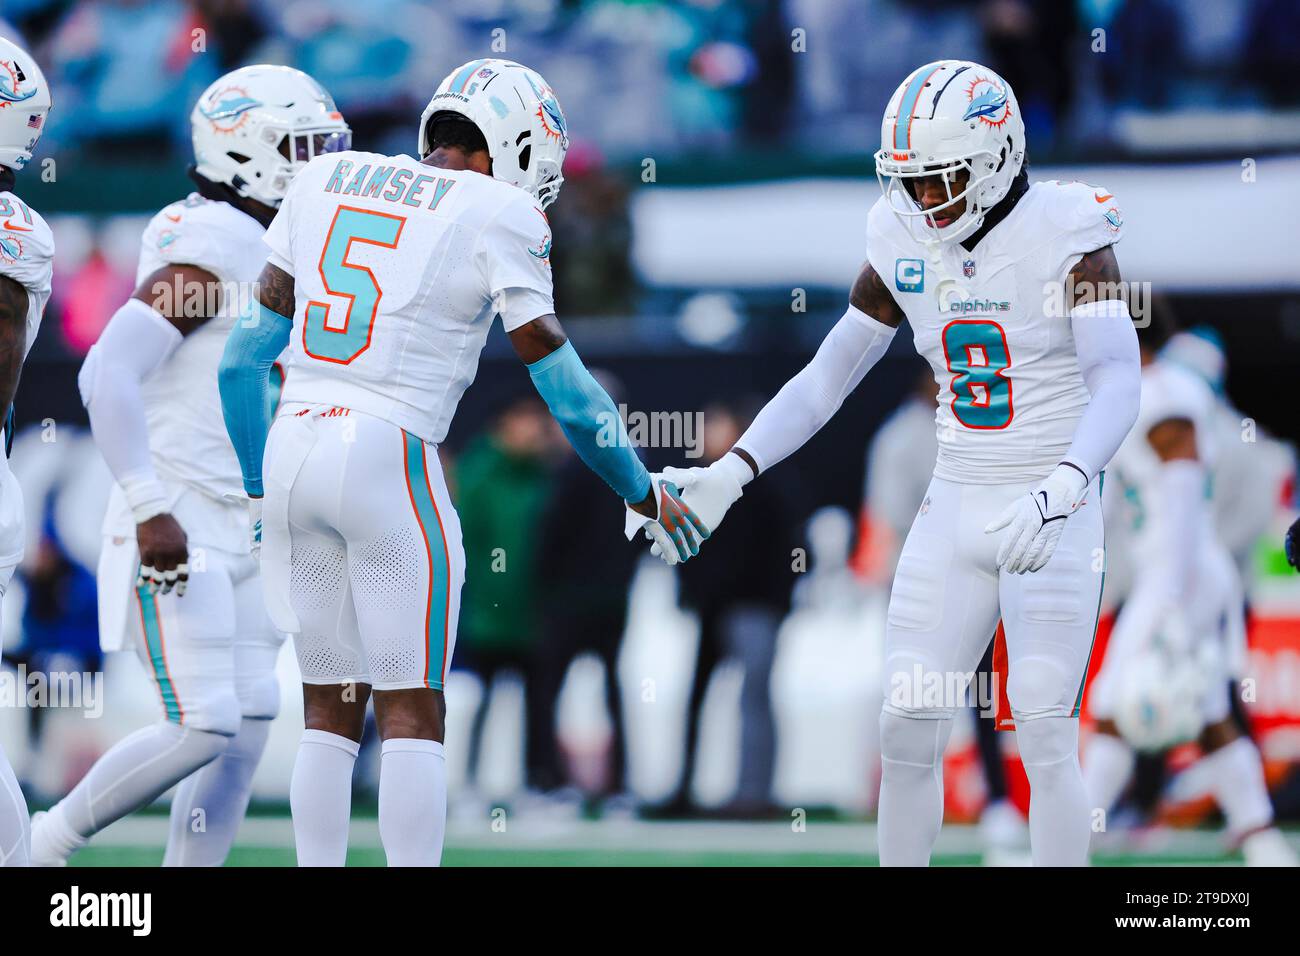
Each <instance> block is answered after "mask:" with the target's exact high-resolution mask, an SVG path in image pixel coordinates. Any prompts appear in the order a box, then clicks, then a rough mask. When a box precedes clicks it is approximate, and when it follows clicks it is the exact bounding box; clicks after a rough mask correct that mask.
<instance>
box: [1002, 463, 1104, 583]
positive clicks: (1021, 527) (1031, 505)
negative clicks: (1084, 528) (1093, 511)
mask: <svg viewBox="0 0 1300 956" xmlns="http://www.w3.org/2000/svg"><path fill="white" fill-rule="evenodd" d="M1087 487H1088V480H1087V479H1086V478H1085V477H1084V476H1083V472H1081V471H1079V469H1077V468H1074V467H1072V466H1070V465H1064V464H1062V465H1057V466H1056V470H1055V471H1053V472H1052V473H1051V474H1050V475H1048V476H1047V478H1046V479H1044V481H1043V483H1042V484H1040V485H1039V486H1038V487H1037V488H1035V489H1033V490H1032V491H1030V492H1029V493H1028V494H1024V495H1021V496H1020V497H1018V498H1017V499H1016V500H1015V501H1013V502H1012V503H1011V504H1009V505H1008V506H1007V508H1006V510H1005V511H1003V512H1002V514H1000V515H998V517H997V518H995V519H994V520H993V521H990V522H989V524H988V526H987V527H986V528H985V529H984V533H985V534H993V533H994V532H996V531H1002V529H1003V528H1006V529H1007V530H1006V531H1004V532H1003V534H1002V544H1001V546H1000V547H999V548H998V557H997V562H996V563H997V566H998V567H999V568H1003V569H1004V570H1006V571H1009V572H1011V573H1012V574H1024V573H1025V572H1026V571H1037V570H1038V569H1039V568H1041V567H1042V566H1043V565H1045V564H1047V562H1048V561H1050V560H1051V558H1052V554H1053V553H1054V552H1055V551H1056V544H1057V542H1058V541H1060V540H1061V532H1062V531H1064V530H1065V519H1066V518H1068V517H1069V516H1070V515H1072V514H1074V511H1075V509H1076V508H1078V507H1079V500H1080V498H1082V497H1083V492H1084V489H1085V488H1087Z"/></svg>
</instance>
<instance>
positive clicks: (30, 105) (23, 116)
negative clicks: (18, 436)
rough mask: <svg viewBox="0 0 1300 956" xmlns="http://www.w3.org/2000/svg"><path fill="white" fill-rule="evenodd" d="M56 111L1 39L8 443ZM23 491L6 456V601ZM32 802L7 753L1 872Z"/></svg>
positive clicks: (0, 330) (2, 369)
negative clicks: (48, 124) (40, 150)
mask: <svg viewBox="0 0 1300 956" xmlns="http://www.w3.org/2000/svg"><path fill="white" fill-rule="evenodd" d="M49 112H50V88H49V86H47V85H46V83H45V76H44V74H42V73H41V68H40V67H38V66H37V65H36V61H35V60H33V59H32V58H31V57H30V56H28V55H27V52H26V51H25V50H23V49H21V48H20V47H18V46H15V45H14V44H13V43H11V42H10V41H8V40H6V39H4V38H3V37H0V409H2V410H3V412H2V413H3V414H4V415H5V428H4V430H5V440H6V445H7V444H8V441H9V439H10V437H11V436H10V430H11V428H12V425H11V422H10V420H9V416H10V415H11V414H12V412H13V402H14V392H16V391H17V389H18V378H19V376H20V375H21V374H22V370H23V360H24V359H26V358H27V353H28V351H30V350H31V347H32V343H33V342H34V341H36V333H37V332H38V331H39V330H40V327H41V315H42V314H43V313H44V312H45V303H46V302H48V301H49V299H50V279H51V277H52V276H53V273H54V236H53V235H52V234H51V233H50V227H49V226H47V225H46V224H45V220H44V219H42V218H41V217H40V216H39V215H38V214H37V212H36V210H34V209H32V207H31V206H29V205H27V204H26V203H25V202H23V201H22V200H21V199H19V198H18V196H17V195H16V194H15V193H14V174H15V173H17V172H18V171H20V170H21V169H22V168H23V167H24V166H26V165H27V163H28V161H29V160H31V158H32V150H33V149H35V148H36V141H37V140H39V139H40V138H41V132H42V131H43V130H44V128H45V117H46V116H47V115H49ZM23 543H24V532H23V493H22V489H21V488H19V487H18V480H17V479H16V478H14V475H13V472H11V471H10V470H9V453H8V450H7V448H6V451H5V454H4V455H2V456H0V600H3V598H4V592H5V591H6V590H7V589H8V587H9V582H10V581H11V580H12V579H13V576H14V569H15V568H16V567H18V562H19V561H21V560H22V558H23ZM29 851H30V839H29V833H28V829H27V802H26V801H25V800H24V799H23V792H22V790H21V789H19V787H18V780H17V778H16V777H15V776H14V771H13V768H12V767H10V766H9V761H8V759H6V757H5V755H4V751H3V750H0V866H26V865H27V862H28V854H29Z"/></svg>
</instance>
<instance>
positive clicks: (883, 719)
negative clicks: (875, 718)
mask: <svg viewBox="0 0 1300 956" xmlns="http://www.w3.org/2000/svg"><path fill="white" fill-rule="evenodd" d="M951 727H952V721H951V720H950V719H933V718H916V717H900V716H899V715H898V714H893V713H890V712H889V711H887V710H886V711H884V712H882V713H881V715H880V756H881V758H882V759H884V760H887V761H889V762H890V763H893V764H906V765H909V766H919V767H933V766H934V765H935V764H936V763H937V762H938V761H939V760H941V759H943V751H944V747H945V746H946V745H947V742H948V733H949V731H950V730H951Z"/></svg>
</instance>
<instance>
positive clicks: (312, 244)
mask: <svg viewBox="0 0 1300 956" xmlns="http://www.w3.org/2000/svg"><path fill="white" fill-rule="evenodd" d="M266 243H267V245H269V246H270V247H271V250H272V255H271V256H270V258H269V259H268V262H269V263H270V264H271V265H274V266H277V267H278V268H280V269H283V270H284V271H285V272H287V273H289V274H290V275H292V276H293V277H294V283H295V289H296V301H295V306H294V315H293V333H292V336H291V339H290V343H289V348H288V350H287V352H286V356H287V358H286V363H287V364H286V371H285V387H284V393H283V405H282V407H287V406H288V405H290V404H292V403H305V404H323V405H341V406H344V407H347V408H354V409H356V410H357V411H361V412H366V413H367V414H370V415H374V416H375V417H377V418H381V419H384V420H386V421H389V422H392V423H393V424H395V425H397V426H398V427H400V428H402V429H405V430H406V431H408V432H410V433H411V434H413V435H416V436H418V437H419V438H421V439H422V440H424V441H427V442H432V443H435V444H436V443H438V442H441V441H442V440H443V438H445V437H446V434H447V429H448V427H449V426H450V424H451V419H452V415H453V414H454V413H455V411H456V406H457V405H458V404H459V402H460V398H461V396H462V395H463V394H464V392H465V389H466V388H467V387H468V386H469V383H470V382H472V381H473V380H474V374H475V372H476V370H477V368H478V361H479V353H480V352H481V351H482V349H483V343H484V342H485V341H486V339H487V334H488V329H489V328H490V326H491V323H492V316H493V315H494V314H500V315H501V319H502V323H503V325H504V326H505V329H506V331H507V332H510V331H513V330H514V329H517V328H519V327H520V326H522V325H525V324H526V323H528V322H531V321H532V320H533V319H536V318H538V317H539V316H542V315H548V314H550V313H552V312H554V311H555V306H554V303H553V301H552V291H551V264H550V253H551V231H550V226H549V224H548V223H547V221H546V216H545V214H544V213H543V212H542V210H541V208H540V207H539V206H538V205H537V203H536V201H535V200H534V199H533V198H532V197H531V196H530V195H529V194H528V193H526V192H524V191H523V190H521V189H518V188H516V187H514V186H512V185H510V184H508V183H504V182H501V181H500V180H497V179H493V178H492V177H491V176H484V175H481V174H479V173H476V172H473V171H470V170H453V169H438V168H436V167H432V166H427V165H424V164H423V163H420V162H418V161H417V160H415V159H413V158H411V157H410V156H382V155H379V154H376V153H364V152H356V151H352V152H343V153H337V154H334V155H331V156H322V157H319V158H317V159H315V160H313V161H312V162H311V163H309V164H308V165H307V167H306V168H304V169H303V170H302V172H300V173H299V174H298V175H297V176H296V177H295V178H294V181H293V185H292V186H291V187H290V189H289V193H288V195H287V196H286V197H285V200H284V204H283V205H282V206H281V208H280V211H279V214H278V215H277V216H276V217H275V220H274V221H273V222H272V223H271V227H270V228H269V229H268V230H267V233H266ZM372 270H373V271H372ZM381 286H382V287H381ZM381 315H382V318H380V316H381Z"/></svg>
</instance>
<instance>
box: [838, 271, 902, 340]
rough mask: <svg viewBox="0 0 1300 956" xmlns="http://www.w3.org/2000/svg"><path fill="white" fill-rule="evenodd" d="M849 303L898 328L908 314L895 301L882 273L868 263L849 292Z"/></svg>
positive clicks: (892, 327)
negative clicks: (881, 275) (882, 277)
mask: <svg viewBox="0 0 1300 956" xmlns="http://www.w3.org/2000/svg"><path fill="white" fill-rule="evenodd" d="M849 305H851V306H853V307H854V308H855V309H858V310H859V311H862V312H865V313H866V314H867V315H869V316H871V317H872V318H873V319H875V320H876V321H877V322H879V323H881V324H882V325H887V326H889V327H890V328H891V329H896V328H898V327H899V326H900V325H902V324H903V319H905V318H906V316H905V315H904V314H903V310H902V309H900V308H899V307H898V303H897V302H895V301H894V296H893V293H891V292H890V291H889V288H888V287H887V286H886V285H885V282H884V280H883V279H881V278H880V274H879V273H878V272H876V270H875V269H874V268H872V266H871V263H869V262H868V263H866V264H865V265H864V266H863V267H862V271H861V272H859V273H858V278H857V280H856V281H855V282H854V283H853V288H852V290H850V292H849Z"/></svg>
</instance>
